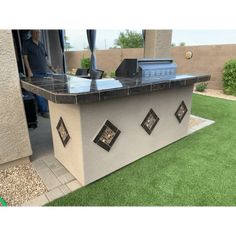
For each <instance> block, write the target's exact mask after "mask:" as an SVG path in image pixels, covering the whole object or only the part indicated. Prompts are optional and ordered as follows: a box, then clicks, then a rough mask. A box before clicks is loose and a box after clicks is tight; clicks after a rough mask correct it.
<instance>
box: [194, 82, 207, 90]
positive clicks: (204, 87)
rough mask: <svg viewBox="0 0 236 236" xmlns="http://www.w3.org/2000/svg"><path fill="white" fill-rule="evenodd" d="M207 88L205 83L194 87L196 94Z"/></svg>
mask: <svg viewBox="0 0 236 236" xmlns="http://www.w3.org/2000/svg"><path fill="white" fill-rule="evenodd" d="M206 88H207V83H200V84H197V85H196V88H195V90H196V91H198V92H203V91H205V89H206Z"/></svg>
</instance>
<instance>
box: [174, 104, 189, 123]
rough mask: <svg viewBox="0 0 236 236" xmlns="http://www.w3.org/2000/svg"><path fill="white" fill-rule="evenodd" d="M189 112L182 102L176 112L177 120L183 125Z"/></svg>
mask: <svg viewBox="0 0 236 236" xmlns="http://www.w3.org/2000/svg"><path fill="white" fill-rule="evenodd" d="M187 111H188V109H187V107H186V105H185V103H184V101H182V102H181V104H180V105H179V107H178V109H177V111H176V112H175V116H176V118H177V120H178V121H179V123H181V121H182V120H183V118H184V116H185V114H186V113H187Z"/></svg>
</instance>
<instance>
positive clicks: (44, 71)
mask: <svg viewBox="0 0 236 236" xmlns="http://www.w3.org/2000/svg"><path fill="white" fill-rule="evenodd" d="M31 35H32V37H31V38H30V39H29V40H27V41H26V42H25V43H24V45H23V58H24V63H25V67H26V71H27V76H28V77H33V78H42V77H45V76H48V75H49V74H51V72H54V73H56V70H55V69H54V68H53V67H52V66H51V65H50V64H49V63H48V61H47V53H46V50H45V47H44V45H43V43H41V42H40V30H31ZM35 96H36V101H37V105H38V112H39V113H40V114H41V115H42V116H43V117H45V118H47V117H49V113H48V101H47V100H46V99H45V98H43V97H41V96H39V95H35Z"/></svg>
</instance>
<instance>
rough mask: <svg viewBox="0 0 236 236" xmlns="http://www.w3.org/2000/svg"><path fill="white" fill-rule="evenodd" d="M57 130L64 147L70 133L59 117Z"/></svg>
mask: <svg viewBox="0 0 236 236" xmlns="http://www.w3.org/2000/svg"><path fill="white" fill-rule="evenodd" d="M57 132H58V134H59V136H60V138H61V141H62V143H63V145H64V147H65V146H66V144H67V143H68V141H69V139H70V135H69V133H68V131H67V129H66V126H65V124H64V121H63V119H62V118H61V117H60V120H59V122H58V124H57Z"/></svg>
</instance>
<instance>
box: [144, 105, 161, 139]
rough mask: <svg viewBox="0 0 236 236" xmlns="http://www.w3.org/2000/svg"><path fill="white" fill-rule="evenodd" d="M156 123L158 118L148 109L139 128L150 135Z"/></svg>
mask: <svg viewBox="0 0 236 236" xmlns="http://www.w3.org/2000/svg"><path fill="white" fill-rule="evenodd" d="M158 121H159V117H158V116H157V114H156V113H155V112H154V111H153V110H152V109H150V111H149V112H148V114H147V115H146V117H145V119H144V120H143V122H142V124H141V126H142V127H143V128H144V130H145V131H146V132H147V133H148V134H149V135H150V134H151V133H152V131H153V129H154V128H155V126H156V124H157V122H158Z"/></svg>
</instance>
